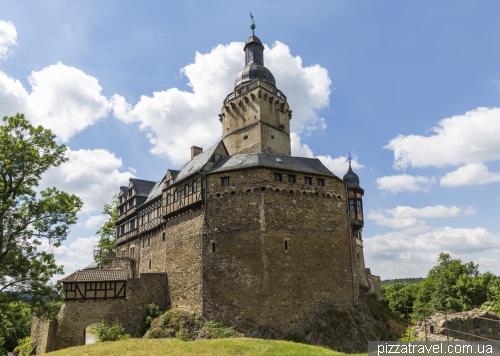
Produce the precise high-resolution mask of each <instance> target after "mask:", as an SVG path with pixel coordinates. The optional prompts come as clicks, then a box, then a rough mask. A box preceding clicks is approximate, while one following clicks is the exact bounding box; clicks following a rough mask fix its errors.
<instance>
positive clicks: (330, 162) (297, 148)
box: [290, 132, 365, 178]
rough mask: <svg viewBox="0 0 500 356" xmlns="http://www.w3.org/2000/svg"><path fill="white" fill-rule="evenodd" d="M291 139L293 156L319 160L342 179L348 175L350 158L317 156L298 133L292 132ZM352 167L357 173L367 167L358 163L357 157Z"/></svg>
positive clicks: (353, 159) (354, 158)
mask: <svg viewBox="0 0 500 356" xmlns="http://www.w3.org/2000/svg"><path fill="white" fill-rule="evenodd" d="M290 138H291V143H292V156H298V157H308V158H318V159H319V160H320V161H321V162H322V163H323V164H324V165H325V166H326V168H328V169H329V170H330V171H332V172H333V173H334V174H335V175H337V176H339V177H341V178H342V177H343V176H344V174H346V173H347V170H348V169H349V158H348V157H347V156H339V157H337V158H332V157H331V156H330V155H320V156H315V155H314V152H313V150H312V149H311V148H310V147H309V146H308V145H307V144H305V143H302V142H301V138H300V136H299V135H298V134H297V133H295V132H292V133H291V135H290ZM351 167H352V169H353V170H354V171H356V170H359V169H361V168H364V167H365V166H363V165H362V164H360V163H359V162H358V160H357V157H353V158H352V161H351Z"/></svg>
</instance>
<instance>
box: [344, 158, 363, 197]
mask: <svg viewBox="0 0 500 356" xmlns="http://www.w3.org/2000/svg"><path fill="white" fill-rule="evenodd" d="M343 180H344V182H346V183H347V188H349V189H355V188H357V189H360V190H362V191H363V192H364V190H363V188H361V187H360V186H359V177H358V175H357V174H356V173H354V171H353V170H352V168H351V162H350V161H349V170H348V171H347V173H346V174H345V175H344V178H343Z"/></svg>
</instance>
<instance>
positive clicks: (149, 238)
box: [148, 236, 151, 247]
mask: <svg viewBox="0 0 500 356" xmlns="http://www.w3.org/2000/svg"><path fill="white" fill-rule="evenodd" d="M149 246H151V237H150V236H148V247H149Z"/></svg>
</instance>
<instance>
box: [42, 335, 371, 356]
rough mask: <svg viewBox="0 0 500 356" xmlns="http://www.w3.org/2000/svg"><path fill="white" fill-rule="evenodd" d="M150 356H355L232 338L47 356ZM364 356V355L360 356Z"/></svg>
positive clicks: (131, 343) (122, 344) (99, 346)
mask: <svg viewBox="0 0 500 356" xmlns="http://www.w3.org/2000/svg"><path fill="white" fill-rule="evenodd" d="M80 355H88V356H102V355H120V356H150V355H192V356H195V355H200V356H201V355H217V356H230V355H240V356H250V355H266V356H282V355H287V356H356V355H355V354H344V353H341V352H337V351H333V350H330V349H327V348H325V347H320V346H312V345H304V344H299V343H295V342H287V341H276V340H262V339H254V338H232V339H213V340H198V341H191V342H184V341H179V340H177V339H175V338H171V339H142V338H141V339H136V338H131V339H129V340H125V341H117V342H113V343H109V342H97V343H94V344H91V345H85V346H78V347H71V348H68V349H63V350H60V351H56V352H51V353H49V354H47V356H80ZM362 355H364V356H366V353H364V354H359V356H362Z"/></svg>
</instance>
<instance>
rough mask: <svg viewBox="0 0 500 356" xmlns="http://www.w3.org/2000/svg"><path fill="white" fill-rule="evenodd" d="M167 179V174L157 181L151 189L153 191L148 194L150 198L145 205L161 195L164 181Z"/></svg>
mask: <svg viewBox="0 0 500 356" xmlns="http://www.w3.org/2000/svg"><path fill="white" fill-rule="evenodd" d="M164 181H165V176H163V178H162V179H160V180H159V181H158V182H156V184H155V186H154V187H153V189H151V192H150V193H149V195H148V198H147V199H146V201H145V202H144V204H143V205H146V204H147V203H149V202H150V201H152V200H154V199H155V198H157V197H159V196H161V190H162V188H163V182H164Z"/></svg>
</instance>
